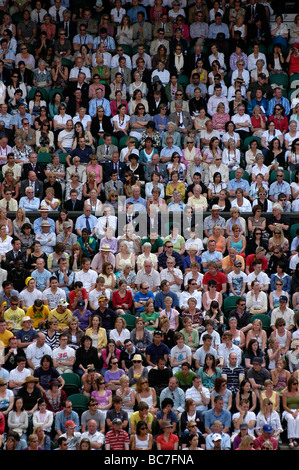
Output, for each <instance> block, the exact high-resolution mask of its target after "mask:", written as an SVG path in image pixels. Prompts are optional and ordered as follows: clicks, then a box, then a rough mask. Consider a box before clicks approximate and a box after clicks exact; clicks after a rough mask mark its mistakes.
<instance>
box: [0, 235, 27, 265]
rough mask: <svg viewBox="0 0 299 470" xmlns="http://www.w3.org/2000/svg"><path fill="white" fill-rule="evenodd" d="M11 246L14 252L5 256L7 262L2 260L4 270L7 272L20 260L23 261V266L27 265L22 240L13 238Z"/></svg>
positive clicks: (11, 251) (9, 252)
mask: <svg viewBox="0 0 299 470" xmlns="http://www.w3.org/2000/svg"><path fill="white" fill-rule="evenodd" d="M11 244H12V250H9V251H8V252H7V253H6V254H5V261H3V260H2V268H3V269H6V271H10V270H11V269H12V268H14V267H15V262H16V261H17V260H19V259H20V260H21V261H23V265H25V263H26V250H22V244H21V240H19V239H18V238H13V239H12V242H11Z"/></svg>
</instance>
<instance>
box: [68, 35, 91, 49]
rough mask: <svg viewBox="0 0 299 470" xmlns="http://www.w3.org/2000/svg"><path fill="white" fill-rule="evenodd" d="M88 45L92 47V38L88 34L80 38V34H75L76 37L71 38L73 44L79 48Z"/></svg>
mask: <svg viewBox="0 0 299 470" xmlns="http://www.w3.org/2000/svg"><path fill="white" fill-rule="evenodd" d="M89 43H91V44H92V45H93V37H92V36H91V35H90V34H88V33H87V34H86V35H85V36H81V34H76V36H74V38H73V44H80V46H82V44H85V45H86V46H87V44H89Z"/></svg>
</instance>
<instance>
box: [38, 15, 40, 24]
mask: <svg viewBox="0 0 299 470" xmlns="http://www.w3.org/2000/svg"><path fill="white" fill-rule="evenodd" d="M37 24H40V16H39V12H37Z"/></svg>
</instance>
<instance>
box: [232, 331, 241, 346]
mask: <svg viewBox="0 0 299 470" xmlns="http://www.w3.org/2000/svg"><path fill="white" fill-rule="evenodd" d="M232 343H233V344H235V345H236V346H240V344H241V336H240V334H239V336H237V337H236V338H233V339H232Z"/></svg>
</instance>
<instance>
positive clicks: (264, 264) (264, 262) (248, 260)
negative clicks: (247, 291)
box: [246, 253, 268, 273]
mask: <svg viewBox="0 0 299 470" xmlns="http://www.w3.org/2000/svg"><path fill="white" fill-rule="evenodd" d="M255 258H256V255H255V253H253V254H252V255H248V256H247V258H246V266H249V271H250V272H251V273H252V272H253V271H254V268H253V265H252V263H253V261H254V260H255ZM261 262H262V270H263V271H266V270H267V269H268V260H267V258H266V256H264V257H263V258H262V259H261Z"/></svg>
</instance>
